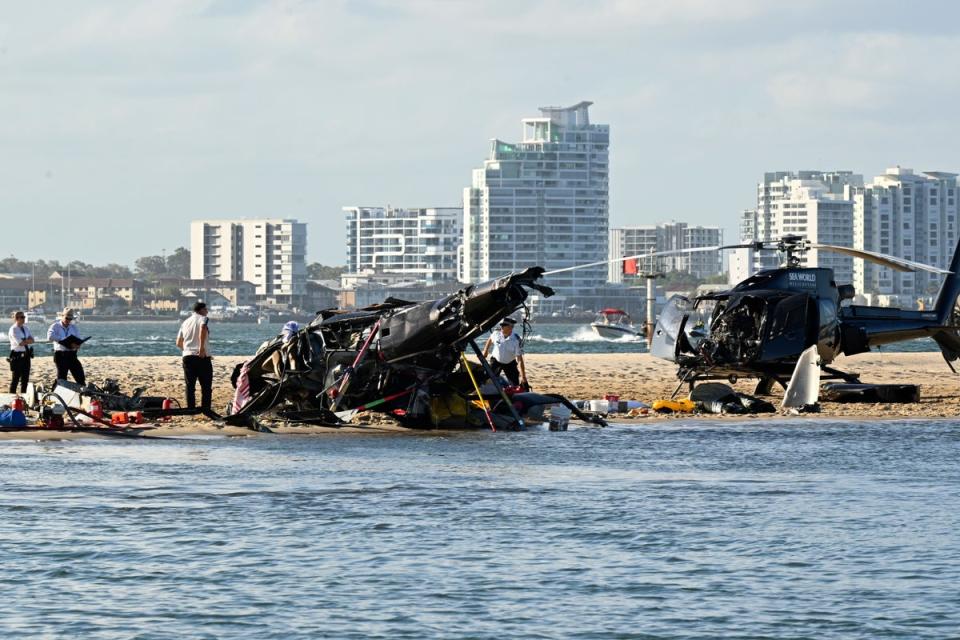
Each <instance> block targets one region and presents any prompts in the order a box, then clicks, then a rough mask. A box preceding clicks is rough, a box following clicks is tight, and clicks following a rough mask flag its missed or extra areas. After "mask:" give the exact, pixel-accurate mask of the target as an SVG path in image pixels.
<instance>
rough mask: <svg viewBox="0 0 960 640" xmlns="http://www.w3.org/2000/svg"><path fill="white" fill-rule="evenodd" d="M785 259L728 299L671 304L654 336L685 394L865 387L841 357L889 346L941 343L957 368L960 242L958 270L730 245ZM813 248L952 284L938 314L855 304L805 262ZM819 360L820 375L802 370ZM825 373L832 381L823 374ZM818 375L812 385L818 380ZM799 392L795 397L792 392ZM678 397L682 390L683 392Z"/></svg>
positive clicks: (786, 242)
mask: <svg viewBox="0 0 960 640" xmlns="http://www.w3.org/2000/svg"><path fill="white" fill-rule="evenodd" d="M720 248H721V249H739V248H749V249H751V250H754V251H778V252H780V253H782V254H784V255H785V260H784V262H783V264H782V266H781V267H779V268H777V269H768V270H764V271H759V272H757V273H756V274H754V275H752V276H750V277H749V278H747V279H746V280H743V281H742V282H740V283H738V284H736V285H735V286H733V287H732V288H731V289H729V290H727V291H720V292H716V293H709V294H705V295H701V296H697V297H695V298H692V299H691V298H687V297H685V296H674V297H673V298H671V299H670V300H669V301H668V303H667V306H666V307H665V308H664V310H663V312H662V313H661V314H660V318H659V320H658V322H657V326H656V329H655V331H654V337H653V341H652V344H651V353H652V354H653V355H654V356H656V357H659V358H663V359H666V360H670V361H672V362H675V363H676V364H677V365H678V372H677V377H678V378H679V379H680V385H679V386H678V387H677V391H679V389H680V387H681V386H682V385H683V384H684V383H686V384H688V385H689V386H690V388H691V389H692V388H693V386H694V384H695V383H696V382H698V381H702V380H716V379H724V378H727V379H729V380H730V381H731V382H734V381H736V380H737V379H738V378H759V380H760V382H759V384H758V386H757V393H758V394H763V395H765V394H769V393H770V390H771V387H772V385H773V384H774V383H778V384H780V385H781V386H783V387H784V388H788V384H787V381H788V380H791V381H792V380H793V379H794V378H796V376H797V373H798V372H800V371H807V372H810V373H808V374H804V376H805V377H807V378H808V380H806V381H805V383H804V386H806V387H807V388H811V389H815V388H816V386H817V384H818V382H819V379H820V378H821V377H822V378H823V379H843V380H845V381H846V382H848V383H856V382H859V376H858V375H857V374H852V373H845V372H843V371H839V370H837V369H835V368H833V367H831V366H830V365H831V364H832V363H833V362H834V360H836V359H837V358H838V357H839V356H840V355H844V356H852V355H856V354H860V353H865V352H867V351H870V350H871V348H876V347H880V346H882V345H886V344H892V343H895V342H902V341H905V340H913V339H916V338H932V339H933V340H934V341H935V342H936V343H937V345H938V346H939V347H940V351H941V353H942V354H943V358H944V360H945V361H946V363H947V365H948V366H949V367H950V369H951V370H954V371H956V370H955V367H954V364H953V363H954V362H956V361H957V360H958V359H960V308H958V307H957V306H956V303H957V299H958V296H960V243H958V245H957V247H956V249H955V252H954V255H953V259H952V261H951V263H950V267H949V269H942V268H939V267H933V266H930V265H925V264H921V263H918V262H913V261H910V260H905V259H902V258H897V257H894V256H889V255H885V254H879V253H874V252H871V251H864V250H858V249H852V248H849V247H841V246H835V245H826V244H818V243H811V242H809V241H808V240H806V239H805V238H803V237H801V236H794V235H788V236H784V238H782V239H781V240H778V241H773V242H756V243H751V244H745V245H732V246H728V247H720ZM811 249H818V250H820V251H832V252H836V253H841V254H845V255H850V256H853V257H856V258H860V259H863V260H867V261H870V262H874V263H877V264H879V265H880V266H882V267H885V268H887V269H892V270H896V271H904V272H915V271H927V272H930V273H934V274H936V275H939V276H945V277H944V280H943V281H942V283H941V286H940V290H939V293H938V294H937V298H936V301H935V303H934V308H933V309H929V310H920V311H915V310H908V309H897V308H890V307H873V306H866V305H857V304H850V303H851V302H852V301H853V299H854V297H855V294H856V292H855V290H854V287H853V286H852V285H850V284H838V283H837V282H836V281H835V276H834V272H833V270H832V269H829V268H823V267H812V268H811V267H805V266H803V265H802V261H801V257H802V256H803V254H804V253H805V252H807V251H809V250H811ZM807 352H809V353H810V354H811V355H810V356H809V357H810V358H812V360H811V361H812V362H813V363H814V364H816V366H814V367H805V368H804V367H801V366H799V363H802V362H805V361H806V359H805V358H804V357H803V356H804V354H805V353H807ZM821 372H822V375H821ZM811 376H812V377H811ZM788 390H789V389H788ZM675 393H676V392H675Z"/></svg>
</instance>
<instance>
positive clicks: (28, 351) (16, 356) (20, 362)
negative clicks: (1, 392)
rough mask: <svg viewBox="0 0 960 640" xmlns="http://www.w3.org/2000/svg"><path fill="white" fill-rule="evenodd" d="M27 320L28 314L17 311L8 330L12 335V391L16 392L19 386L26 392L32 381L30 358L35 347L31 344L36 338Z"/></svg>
mask: <svg viewBox="0 0 960 640" xmlns="http://www.w3.org/2000/svg"><path fill="white" fill-rule="evenodd" d="M26 322H27V316H26V314H24V313H23V311H17V312H16V313H14V314H13V324H12V325H10V331H8V332H7V334H8V336H9V337H10V372H11V373H12V374H13V378H12V379H11V380H10V393H16V392H17V386H19V387H20V393H24V392H26V390H27V383H28V382H30V359H31V358H33V347H31V346H30V345H32V344H33V342H34V340H33V334H32V333H30V329H28V328H27V324H26Z"/></svg>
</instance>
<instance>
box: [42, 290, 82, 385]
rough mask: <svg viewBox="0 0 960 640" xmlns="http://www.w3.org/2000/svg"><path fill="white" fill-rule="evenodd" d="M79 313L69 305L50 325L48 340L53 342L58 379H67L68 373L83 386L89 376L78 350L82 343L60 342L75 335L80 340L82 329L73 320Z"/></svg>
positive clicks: (54, 362)
mask: <svg viewBox="0 0 960 640" xmlns="http://www.w3.org/2000/svg"><path fill="white" fill-rule="evenodd" d="M76 317H77V314H76V313H75V312H74V310H73V309H71V308H70V307H67V308H66V309H64V310H63V312H62V313H61V314H60V319H59V320H57V321H56V322H54V323H53V324H52V325H50V328H49V329H47V340H49V341H50V342H52V343H53V364H54V365H55V366H56V367H57V380H66V379H67V374H68V373H69V374H70V375H72V376H73V380H74V382H76V383H77V384H78V385H80V386H81V387H82V386H84V385H85V384H87V376H86V374H84V372H83V365H82V364H80V358H79V356H78V353H77V352H78V351H80V347H81V345H80V344H74V345H73V346H71V347H68V346H66V345H63V344H60V342H61V341H62V340H66V339H67V338H68V337H70V336H73V337H74V338H76V339H77V340H80V339H81V338H80V329H78V328H77V325H76V324H74V322H73V320H74V318H76Z"/></svg>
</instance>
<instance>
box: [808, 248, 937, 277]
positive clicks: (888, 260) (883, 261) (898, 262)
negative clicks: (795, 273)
mask: <svg viewBox="0 0 960 640" xmlns="http://www.w3.org/2000/svg"><path fill="white" fill-rule="evenodd" d="M810 248H811V249H823V250H824V251H833V252H836V253H843V254H845V255H848V256H853V257H854V258H862V259H864V260H869V261H870V262H875V263H877V264H879V265H882V266H884V267H889V268H891V269H895V270H897V271H909V272H914V271H928V272H930V273H937V274H941V275H945V274H950V273H953V272H952V271H949V270H947V269H941V268H939V267H932V266H930V265H928V264H923V263H922V262H914V261H913V260H905V259H903V258H897V257H896V256H888V255H886V254H883V253H874V252H873V251H866V250H864V249H852V248H850V247H838V246H837V245H833V244H817V243H813V244H811V245H810Z"/></svg>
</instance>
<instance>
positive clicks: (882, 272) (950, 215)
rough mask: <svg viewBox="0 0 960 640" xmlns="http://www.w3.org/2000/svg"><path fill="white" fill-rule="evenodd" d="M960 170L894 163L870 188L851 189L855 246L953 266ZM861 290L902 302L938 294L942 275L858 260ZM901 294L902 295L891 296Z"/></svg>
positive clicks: (908, 303)
mask: <svg viewBox="0 0 960 640" xmlns="http://www.w3.org/2000/svg"><path fill="white" fill-rule="evenodd" d="M957 189H958V185H957V174H955V173H945V172H942V171H927V172H923V173H918V174H915V173H914V172H913V170H911V169H907V168H902V167H899V166H898V167H893V168H890V169H887V171H886V173H885V174H884V175H882V176H877V177H876V178H874V180H873V182H872V183H871V184H869V185H867V186H865V187H857V188H852V189H850V197H851V198H852V200H853V203H854V219H853V226H854V246H855V247H856V248H858V249H866V250H868V251H876V252H879V253H886V254H890V255H893V256H897V257H900V258H904V259H907V260H914V261H916V262H922V263H925V264H929V265H932V266H935V267H941V268H948V267H949V265H950V260H951V258H952V257H953V252H954V249H955V248H956V245H957V237H958V228H957V225H958V220H957V214H958V211H957V209H958V207H957V197H958V195H960V194H958V193H957ZM855 263H856V264H855V266H854V269H855V271H854V286H855V287H856V289H857V291H858V292H860V293H863V294H865V295H867V296H868V297H871V296H880V298H879V299H880V300H881V301H885V300H890V301H891V302H895V303H896V304H900V305H902V306H913V304H914V303H915V302H916V301H917V300H919V299H921V298H924V297H930V296H932V295H934V294H936V292H937V289H938V288H939V285H940V282H941V280H942V277H940V276H937V275H935V274H930V273H927V272H924V271H918V272H916V273H906V272H902V271H894V270H893V269H890V268H888V267H883V266H880V265H878V264H875V263H872V262H867V261H862V260H856V261H855ZM894 296H896V297H897V298H898V299H895V300H894V299H891V298H892V297H894Z"/></svg>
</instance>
